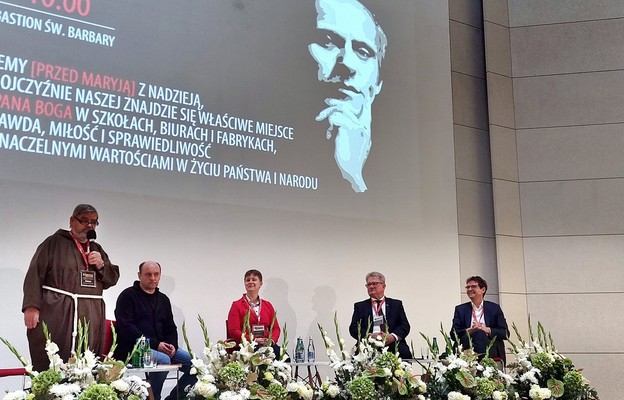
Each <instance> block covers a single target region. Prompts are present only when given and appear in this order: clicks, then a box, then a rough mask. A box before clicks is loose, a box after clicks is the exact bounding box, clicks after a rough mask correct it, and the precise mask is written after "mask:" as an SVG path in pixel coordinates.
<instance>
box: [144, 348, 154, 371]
mask: <svg viewBox="0 0 624 400" xmlns="http://www.w3.org/2000/svg"><path fill="white" fill-rule="evenodd" d="M143 366H144V367H145V368H152V367H155V366H156V362H155V360H154V357H152V350H149V351H146V352H145V353H143Z"/></svg>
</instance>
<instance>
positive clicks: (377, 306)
mask: <svg viewBox="0 0 624 400" xmlns="http://www.w3.org/2000/svg"><path fill="white" fill-rule="evenodd" d="M385 302H386V299H383V300H373V310H375V315H383V311H382V310H383V305H384V303H385Z"/></svg>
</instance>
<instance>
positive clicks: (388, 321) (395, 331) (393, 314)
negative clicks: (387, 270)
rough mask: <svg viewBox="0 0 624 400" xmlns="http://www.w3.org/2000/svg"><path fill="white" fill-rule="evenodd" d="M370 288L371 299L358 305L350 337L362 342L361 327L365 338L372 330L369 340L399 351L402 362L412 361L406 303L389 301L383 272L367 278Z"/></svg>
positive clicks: (373, 273)
mask: <svg viewBox="0 0 624 400" xmlns="http://www.w3.org/2000/svg"><path fill="white" fill-rule="evenodd" d="M366 288H367V289H368V295H369V297H370V298H369V299H366V300H364V301H360V302H358V303H355V304H354V306H353V317H352V318H351V325H349V333H350V334H351V336H353V338H354V339H358V340H359V339H360V338H359V337H358V327H359V332H360V335H361V336H364V335H365V334H366V332H367V330H368V332H369V336H371V335H372V336H374V337H375V338H380V339H382V340H384V341H385V343H386V346H389V347H390V349H391V350H394V349H395V348H397V349H398V352H399V356H400V357H401V358H402V359H404V360H406V359H409V358H412V353H411V352H410V350H409V347H408V346H407V343H406V342H405V337H406V336H407V335H408V334H409V332H410V324H409V321H408V320H407V315H405V309H404V308H403V302H401V300H396V299H391V298H388V297H385V295H384V293H385V290H386V277H385V276H383V274H381V273H379V272H370V273H368V274H367V275H366ZM386 332H387V334H386Z"/></svg>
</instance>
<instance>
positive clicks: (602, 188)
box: [449, 0, 624, 399]
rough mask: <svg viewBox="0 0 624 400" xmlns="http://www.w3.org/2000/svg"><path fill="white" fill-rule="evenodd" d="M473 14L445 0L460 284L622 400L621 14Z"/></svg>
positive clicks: (574, 9) (466, 2) (521, 8)
mask: <svg viewBox="0 0 624 400" xmlns="http://www.w3.org/2000/svg"><path fill="white" fill-rule="evenodd" d="M477 3H479V4H477ZM480 3H481V2H474V1H471V0H449V11H450V32H451V67H452V83H453V107H454V111H453V114H454V122H455V151H456V168H457V196H458V199H457V204H458V222H459V233H460V238H459V243H460V268H461V271H460V273H461V276H462V277H465V276H467V275H469V274H471V273H473V272H475V273H481V274H483V275H484V276H486V278H489V279H488V280H489V281H496V280H498V288H497V291H498V295H499V300H500V303H501V305H502V306H503V308H504V310H505V313H506V315H507V319H508V321H509V322H511V321H514V322H516V324H518V325H520V326H521V329H522V330H523V331H526V325H527V324H526V318H527V315H528V314H530V315H531V317H532V319H533V321H537V320H540V321H542V323H544V324H545V326H546V328H547V329H548V330H549V331H550V332H551V333H552V335H553V337H554V338H555V341H556V344H557V345H558V347H559V350H560V351H561V352H562V353H564V354H566V355H569V356H570V357H571V358H572V360H573V361H575V363H576V365H577V366H579V367H581V368H584V370H585V375H586V376H587V377H588V378H589V379H590V381H591V383H592V384H593V385H594V386H595V387H596V388H597V389H598V392H599V394H600V397H601V398H602V399H618V398H620V397H621V392H622V391H623V390H624V384H623V383H622V381H621V379H619V375H620V373H619V370H620V369H621V368H620V366H621V365H624V318H622V316H621V309H622V306H623V305H624V268H623V267H622V260H624V211H623V207H622V200H621V199H622V198H624V178H623V177H624V162H622V154H623V153H624V132H623V128H624V45H623V43H624V40H623V39H624V2H622V1H621V0H620V1H616V0H609V1H605V0H601V1H599V0H568V1H564V0H558V1H543V0H509V1H504V0H483V2H482V4H480ZM483 60H485V63H484V62H483ZM484 104H487V106H486V105H484ZM484 118H485V119H487V122H484ZM486 138H487V139H486ZM488 141H489V143H488ZM489 162H491V169H489V168H488V166H487V163H489ZM460 290H461V289H460Z"/></svg>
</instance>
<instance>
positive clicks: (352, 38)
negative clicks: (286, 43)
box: [308, 0, 387, 193]
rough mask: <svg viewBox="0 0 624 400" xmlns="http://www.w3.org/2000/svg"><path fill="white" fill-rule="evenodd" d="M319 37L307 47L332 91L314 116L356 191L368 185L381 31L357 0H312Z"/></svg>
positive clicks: (381, 54)
mask: <svg viewBox="0 0 624 400" xmlns="http://www.w3.org/2000/svg"><path fill="white" fill-rule="evenodd" d="M316 12H317V17H316V29H317V33H318V39H317V40H316V41H315V42H314V43H311V44H310V45H309V46H308V50H309V51H310V54H311V55H312V57H313V58H314V60H315V61H316V62H317V64H318V80H319V81H320V82H323V83H324V84H329V85H332V87H333V88H334V92H335V94H334V95H333V96H331V97H328V98H326V99H325V105H326V107H325V108H323V109H322V110H321V111H320V112H319V113H318V115H317V116H316V120H317V121H327V122H328V124H329V127H328V128H327V131H326V137H327V139H328V140H329V139H331V138H332V136H334V137H335V139H334V144H335V149H334V158H335V160H336V163H337V164H338V168H340V171H341V172H342V176H343V178H344V179H346V180H347V181H349V182H350V183H351V187H352V188H353V190H354V191H355V192H358V193H359V192H364V191H365V190H366V189H367V187H366V183H365V182H364V177H363V176H362V170H363V168H364V163H365V162H366V158H367V157H368V153H369V151H370V149H371V144H372V141H371V122H372V116H371V114H372V104H373V101H374V100H375V96H377V94H379V92H380V91H381V86H382V82H381V80H380V77H379V70H380V67H381V61H382V60H383V58H384V54H385V51H386V43H387V40H386V35H385V34H384V32H383V30H382V29H381V27H380V26H379V24H378V23H377V21H376V20H375V16H374V15H373V14H372V13H371V12H370V11H369V10H368V9H367V8H366V7H364V6H363V5H362V4H361V3H360V2H359V1H357V0H316Z"/></svg>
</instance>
